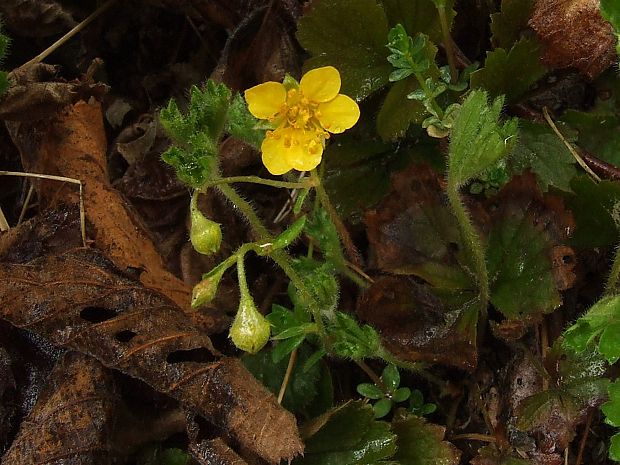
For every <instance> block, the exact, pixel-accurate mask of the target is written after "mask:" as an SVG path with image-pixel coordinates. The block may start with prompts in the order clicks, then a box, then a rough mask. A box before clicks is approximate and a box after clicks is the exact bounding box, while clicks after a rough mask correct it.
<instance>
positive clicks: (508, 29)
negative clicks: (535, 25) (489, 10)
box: [491, 0, 534, 49]
mask: <svg viewBox="0 0 620 465" xmlns="http://www.w3.org/2000/svg"><path fill="white" fill-rule="evenodd" d="M533 6H534V0H502V6H501V11H500V12H499V13H493V14H492V15H491V33H492V36H491V41H492V42H493V44H494V45H495V47H502V48H505V49H509V48H510V47H512V45H513V44H514V43H515V42H516V41H517V40H519V35H520V33H521V31H523V30H525V29H527V27H528V25H527V22H528V21H529V19H530V17H531V13H532V8H533Z"/></svg>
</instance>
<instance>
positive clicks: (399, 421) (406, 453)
mask: <svg viewBox="0 0 620 465" xmlns="http://www.w3.org/2000/svg"><path fill="white" fill-rule="evenodd" d="M392 431H394V432H395V433H396V435H397V440H396V444H397V447H398V448H397V451H396V454H395V455H394V460H396V461H397V462H398V463H399V464H400V465H420V464H429V465H430V464H442V465H456V464H457V463H459V458H460V455H461V453H460V452H459V450H458V449H457V448H456V447H454V446H453V445H452V444H451V443H449V442H447V441H444V440H443V439H444V435H445V428H444V427H442V426H439V425H434V424H432V423H428V422H427V421H426V420H425V419H424V418H421V417H418V416H416V415H410V414H407V415H397V416H396V417H395V418H394V420H393V421H392Z"/></svg>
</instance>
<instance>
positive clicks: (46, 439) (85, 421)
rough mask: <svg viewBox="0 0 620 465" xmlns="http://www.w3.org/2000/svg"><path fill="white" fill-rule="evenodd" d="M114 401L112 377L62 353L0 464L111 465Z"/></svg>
mask: <svg viewBox="0 0 620 465" xmlns="http://www.w3.org/2000/svg"><path fill="white" fill-rule="evenodd" d="M117 400H118V399H117V397H116V394H115V389H114V382H113V379H112V376H111V374H110V373H109V372H108V370H106V368H105V367H104V366H103V365H101V363H99V362H98V361H96V360H94V359H92V358H90V357H88V356H86V355H82V354H78V353H75V352H70V353H67V354H66V355H65V356H64V357H63V358H61V359H60V360H59V362H58V363H57V365H56V366H55V367H54V370H53V371H52V373H51V375H50V378H49V380H48V383H47V384H46V386H45V388H44V389H43V391H42V392H41V395H40V396H39V399H38V400H37V403H36V405H35V407H34V409H33V410H32V412H31V413H30V415H29V416H28V418H27V419H26V420H24V421H23V422H22V425H21V428H20V431H19V433H18V435H17V437H16V439H15V441H14V442H13V444H12V446H11V448H10V449H9V450H8V451H7V453H6V454H5V455H4V457H3V459H2V464H3V465H12V464H18V463H19V464H59V463H62V464H67V465H99V464H100V465H109V464H112V463H115V460H114V455H115V454H114V450H113V449H114V446H113V444H112V434H111V433H112V430H113V427H114V423H115V408H116V403H117Z"/></svg>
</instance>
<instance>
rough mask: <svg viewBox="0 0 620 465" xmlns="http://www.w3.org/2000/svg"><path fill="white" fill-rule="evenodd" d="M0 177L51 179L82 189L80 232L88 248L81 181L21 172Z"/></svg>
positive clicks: (1, 173) (81, 192) (7, 173)
mask: <svg viewBox="0 0 620 465" xmlns="http://www.w3.org/2000/svg"><path fill="white" fill-rule="evenodd" d="M0 176H17V177H21V178H35V179H49V180H50V181H61V182H69V183H71V184H77V185H78V186H79V189H80V230H81V233H82V245H84V247H86V214H85V211H84V196H83V188H84V185H83V184H82V181H80V180H79V179H73V178H66V177H64V176H53V175H51V174H38V173H24V172H21V171H0Z"/></svg>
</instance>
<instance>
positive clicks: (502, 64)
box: [471, 39, 546, 103]
mask: <svg viewBox="0 0 620 465" xmlns="http://www.w3.org/2000/svg"><path fill="white" fill-rule="evenodd" d="M538 55H539V45H538V43H537V42H536V41H535V40H532V39H521V40H520V41H519V42H517V43H516V44H514V45H513V46H512V48H511V49H510V50H509V51H508V52H507V51H506V50H505V49H503V48H496V49H495V50H493V51H491V52H487V58H486V61H485V62H484V68H481V69H479V70H477V71H474V72H473V73H472V74H471V87H472V89H476V88H483V89H485V90H487V91H488V92H489V95H490V96H491V97H497V96H500V95H505V97H506V102H507V103H514V102H516V101H518V100H519V98H520V97H521V96H523V94H525V93H526V92H527V91H528V90H529V88H530V87H531V86H532V85H533V84H534V83H535V82H536V81H538V80H539V79H540V78H541V77H542V76H544V74H545V72H546V69H545V67H544V66H542V65H541V64H540V62H539V58H538Z"/></svg>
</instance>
